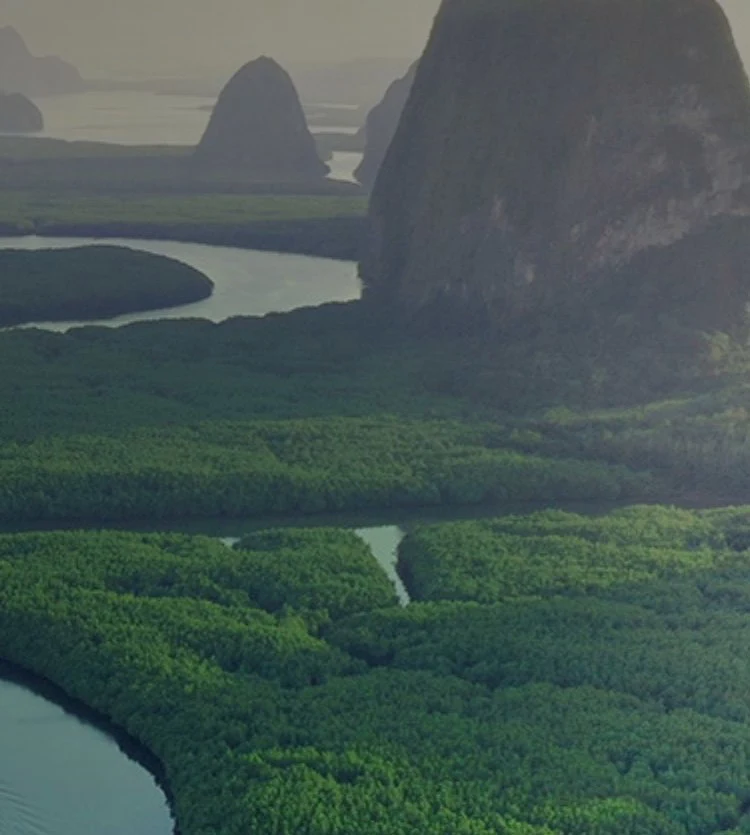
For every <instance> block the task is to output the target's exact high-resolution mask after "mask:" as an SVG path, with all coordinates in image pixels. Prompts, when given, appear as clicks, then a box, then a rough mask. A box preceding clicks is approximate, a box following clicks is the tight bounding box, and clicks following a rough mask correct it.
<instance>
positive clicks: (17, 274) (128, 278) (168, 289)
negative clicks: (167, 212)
mask: <svg viewBox="0 0 750 835" xmlns="http://www.w3.org/2000/svg"><path fill="white" fill-rule="evenodd" d="M212 292H213V283H212V282H211V281H210V280H209V279H208V278H206V276H204V275H203V274H202V273H199V272H198V271H197V270H195V269H193V268H192V267H189V266H187V264H183V263H181V262H179V261H174V260H172V259H171V258H165V257H163V256H161V255H151V254H150V253H147V252H137V251H135V250H131V249H125V248H121V247H111V246H96V247H80V248H74V249H63V250H40V251H36V252H31V251H29V252H27V251H24V250H2V251H0V325H5V326H7V325H17V324H21V323H23V322H30V321H65V320H69V319H95V318H106V317H112V316H117V315H119V314H122V313H133V312H136V311H140V310H154V309H158V308H162V307H175V306H177V305H181V304H189V303H190V302H196V301H200V300H201V299H205V298H206V297H207V296H210V295H211V293H212Z"/></svg>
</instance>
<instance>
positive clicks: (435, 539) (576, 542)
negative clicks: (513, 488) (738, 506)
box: [399, 506, 736, 603]
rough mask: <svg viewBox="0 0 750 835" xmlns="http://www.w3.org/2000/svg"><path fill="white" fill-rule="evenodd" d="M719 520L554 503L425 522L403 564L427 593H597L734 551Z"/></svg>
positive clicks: (481, 597)
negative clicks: (492, 515) (526, 512)
mask: <svg viewBox="0 0 750 835" xmlns="http://www.w3.org/2000/svg"><path fill="white" fill-rule="evenodd" d="M718 518H719V517H711V516H697V515H695V514H694V513H691V512H689V511H686V510H679V509H676V508H664V507H659V506H657V507H631V508H626V509H624V510H619V511H615V512H613V513H611V514H609V515H608V516H606V517H601V518H588V517H583V516H576V515H573V514H567V513H562V512H559V511H548V512H545V513H537V514H532V515H531V516H524V517H518V516H510V517H505V518H501V519H494V520H480V521H473V522H457V523H452V524H447V525H435V526H432V527H422V528H418V529H417V530H415V531H414V532H413V533H411V534H410V535H409V536H408V537H407V538H406V540H405V541H404V542H403V543H402V544H401V548H400V552H399V570H400V572H401V573H402V574H403V575H404V576H405V577H406V578H407V580H408V583H407V585H408V587H409V589H410V592H411V595H412V597H413V598H415V599H417V600H424V601H428V600H432V601H435V600H475V601H477V602H480V603H494V602H498V601H501V600H508V599H514V598H524V597H536V596H542V597H548V596H551V595H557V594H582V593H583V594H585V593H592V592H594V593H599V592H600V591H601V590H606V589H609V588H612V587H616V586H622V585H624V584H638V583H645V582H649V581H654V580H659V579H662V578H665V577H678V576H680V575H683V574H686V573H688V572H698V571H701V570H706V569H711V568H715V567H717V566H721V565H722V564H723V563H724V562H726V561H727V560H732V559H735V552H734V551H733V550H732V549H731V548H729V547H728V546H727V545H726V533H725V532H724V531H723V529H722V526H721V525H720V524H719V523H718ZM712 520H713V521H712ZM730 520H732V517H731V516H729V517H727V518H726V519H725V521H724V525H725V526H727V529H729V525H730ZM732 521H736V520H732Z"/></svg>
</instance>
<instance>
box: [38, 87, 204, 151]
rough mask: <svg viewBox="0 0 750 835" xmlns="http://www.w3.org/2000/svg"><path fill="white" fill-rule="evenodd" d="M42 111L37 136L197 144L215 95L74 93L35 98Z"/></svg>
mask: <svg viewBox="0 0 750 835" xmlns="http://www.w3.org/2000/svg"><path fill="white" fill-rule="evenodd" d="M35 102H36V104H37V105H38V107H39V109H40V110H41V111H42V115H43V116H44V131H43V132H42V133H40V134H36V135H37V136H45V137H48V138H50V139H67V140H68V141H76V140H87V141H91V142H115V143H117V144H119V145H197V144H198V142H199V141H200V138H201V136H202V135H203V131H204V130H205V129H206V125H207V124H208V120H209V118H210V116H211V113H210V111H208V110H204V109H202V108H205V107H210V106H212V105H213V103H214V99H210V98H198V97H195V96H162V95H157V94H156V93H145V92H130V91H119V92H107V93H73V94H71V95H68V96H47V97H41V98H38V99H35Z"/></svg>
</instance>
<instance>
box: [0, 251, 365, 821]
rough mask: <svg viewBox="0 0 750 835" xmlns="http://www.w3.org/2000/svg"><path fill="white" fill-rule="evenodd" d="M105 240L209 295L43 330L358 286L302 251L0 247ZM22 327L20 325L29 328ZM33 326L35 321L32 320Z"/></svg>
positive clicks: (247, 310) (174, 315)
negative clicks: (160, 258)
mask: <svg viewBox="0 0 750 835" xmlns="http://www.w3.org/2000/svg"><path fill="white" fill-rule="evenodd" d="M94 244H97V245H102V244H109V245H113V246H127V247H130V248H131V249H139V250H143V251H144V252H153V253H155V254H157V255H166V256H168V257H169V258H174V259H176V260H177V261H182V262H183V263H185V264H189V265H190V266H191V267H195V269H197V270H200V272H202V273H203V274H204V275H206V276H208V277H209V278H210V279H211V281H213V283H214V293H213V295H212V296H211V297H210V298H208V299H204V300H203V301H200V302H196V303H195V304H188V305H183V306H181V307H173V308H169V309H168V310H157V311H154V310H152V311H146V312H143V313H132V314H128V315H126V316H117V317H116V318H114V319H102V320H95V321H89V322H81V321H77V322H53V323H46V324H44V325H43V327H44V328H45V329H46V330H53V331H66V330H69V329H70V328H71V327H79V326H81V325H107V326H112V327H114V326H117V325H127V324H130V323H131V322H146V321H150V320H153V319H191V318H201V319H209V320H210V321H212V322H222V321H223V320H224V319H228V318H230V317H231V316H263V315H265V314H266V313H271V312H279V313H280V312H284V311H287V310H294V309H295V308H297V307H308V306H314V305H319V304H324V303H326V302H332V301H352V300H354V299H358V298H359V297H360V295H361V292H362V286H361V284H360V282H359V279H358V278H357V266H356V264H354V263H353V262H351V261H331V260H329V259H326V258H311V257H309V256H302V255H282V254H278V253H274V252H260V251H258V250H253V249H237V248H234V247H223V246H205V245H203V244H190V243H179V242H176V241H139V240H129V239H100V240H94V239H92V238H41V237H37V236H35V235H30V236H28V237H25V238H0V249H32V250H33V249H65V248H70V247H74V246H89V245H94ZM32 326H34V325H25V326H23V327H32ZM35 326H36V327H39V326H40V324H39V323H36V325H35ZM0 835H2V833H1V832H0Z"/></svg>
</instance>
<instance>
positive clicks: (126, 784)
mask: <svg viewBox="0 0 750 835" xmlns="http://www.w3.org/2000/svg"><path fill="white" fill-rule="evenodd" d="M0 739H1V740H2V745H0V833H2V835H134V833H138V835H169V834H170V833H171V832H172V829H173V824H172V820H171V817H170V813H169V808H168V805H167V801H166V799H165V797H164V795H163V794H162V792H161V790H160V789H159V788H158V786H157V785H156V782H155V781H154V779H153V777H151V775H150V774H149V773H148V772H147V771H146V770H145V769H144V768H143V767H142V766H140V765H139V764H137V763H136V762H134V761H133V760H131V759H129V758H128V757H127V756H126V755H125V754H124V753H123V751H122V750H120V748H119V747H118V744H117V742H116V741H115V740H114V739H113V738H112V737H110V736H108V735H107V734H106V733H104V732H103V731H100V730H98V729H97V728H95V727H93V726H92V725H91V724H88V723H87V722H85V721H84V720H82V719H80V718H78V717H77V716H75V715H73V714H71V713H69V712H66V710H65V709H63V708H62V707H60V706H59V705H57V704H55V703H54V702H53V701H51V700H50V699H49V698H46V697H45V696H43V695H40V694H37V693H35V692H33V691H32V690H31V689H29V688H28V687H26V686H22V685H21V684H19V683H17V682H16V681H14V680H13V679H11V678H9V677H8V675H7V673H6V671H4V670H3V669H2V668H0Z"/></svg>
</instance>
